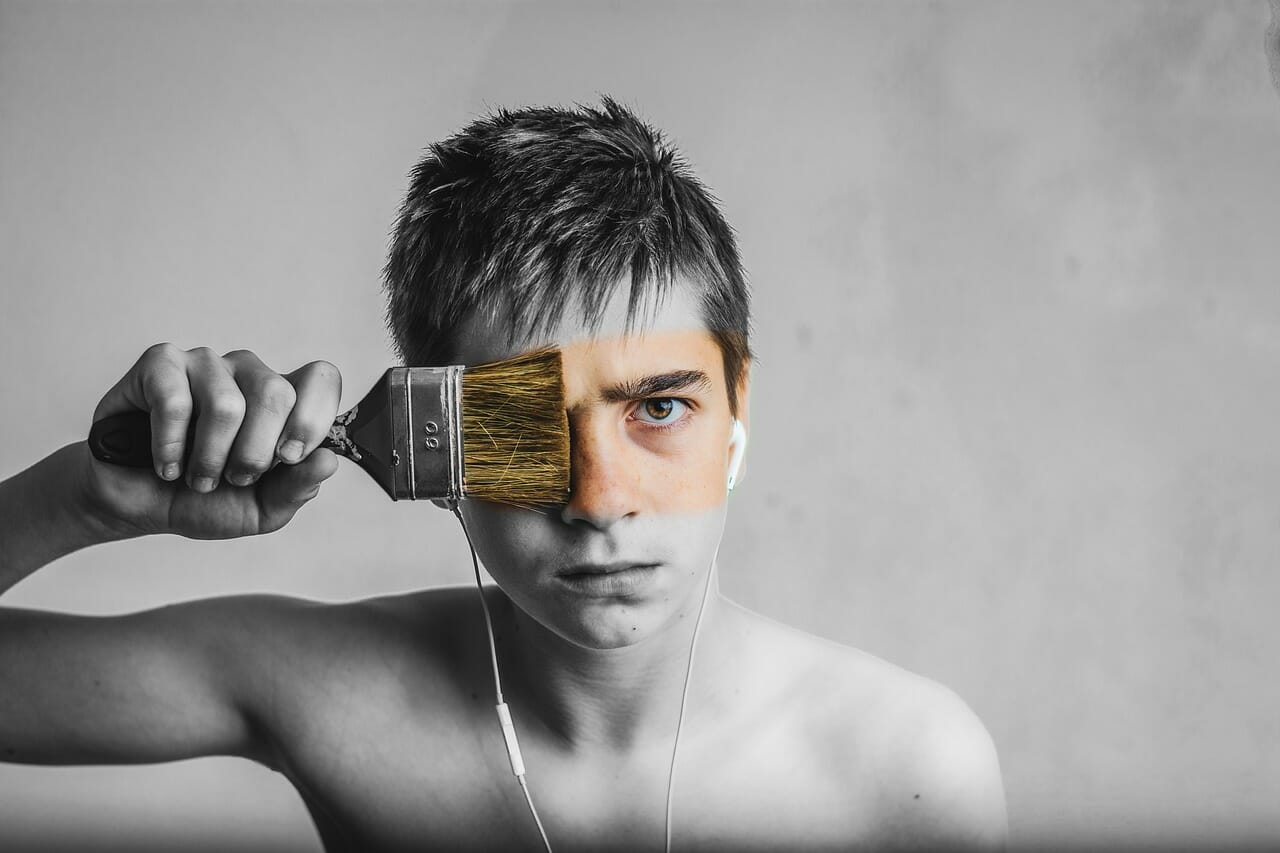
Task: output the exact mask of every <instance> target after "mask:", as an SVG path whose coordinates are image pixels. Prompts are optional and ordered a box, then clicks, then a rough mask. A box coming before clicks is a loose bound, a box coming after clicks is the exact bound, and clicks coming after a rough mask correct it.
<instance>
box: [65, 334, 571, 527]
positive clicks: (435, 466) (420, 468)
mask: <svg viewBox="0 0 1280 853" xmlns="http://www.w3.org/2000/svg"><path fill="white" fill-rule="evenodd" d="M320 446H321V447H327V448H328V449H330V450H332V451H333V452H334V453H337V454H338V455H339V456H344V457H346V458H347V459H350V460H352V461H353V462H355V463H356V464H357V465H359V466H360V467H361V468H363V469H364V470H365V471H366V472H368V474H369V475H370V476H371V477H373V479H374V480H375V481H377V483H378V485H379V486H381V487H382V488H383V490H384V491H386V493H387V494H388V495H390V496H391V498H392V499H393V500H423V499H428V498H433V499H440V500H444V501H448V502H451V503H453V502H456V501H458V500H459V499H460V498H464V497H466V498H481V499H483V500H489V501H496V502H499V503H506V504H512V505H514V506H524V507H536V506H539V505H547V504H558V503H564V502H565V501H566V500H568V494H569V423H568V418H567V416H566V413H565V405H564V380H563V374H562V367H561V359H560V351H559V350H556V349H543V350H537V351H535V352H531V353H528V354H525V355H522V356H518V357H516V358H511V359H507V360H505V361H496V362H493V363H490V364H482V365H478V366H476V367H463V366H461V365H452V366H449V367H393V368H391V369H390V370H388V371H387V372H386V373H384V374H383V375H382V379H381V380H380V381H379V382H378V384H376V385H375V386H374V387H373V390H371V391H370V392H369V393H368V394H366V395H365V397H364V399H363V400H361V401H360V402H359V403H358V404H357V405H356V406H355V407H353V408H352V409H351V410H350V411H347V412H344V413H343V414H341V415H339V416H338V418H337V419H336V420H335V421H334V422H333V426H332V427H331V428H330V429H329V434H328V436H326V437H325V439H324V441H323V442H322V443H321V445H320ZM89 449H90V450H91V451H92V452H93V455H94V456H95V457H97V458H98V459H100V460H102V461H103V462H110V463H113V464H116V465H126V466H129V467H133V468H150V467H152V458H151V421H150V415H149V414H148V413H147V412H126V413H123V414H118V415H112V416H110V417H106V418H103V419H102V420H100V421H97V422H95V423H94V424H93V427H92V429H91V430H90V432H89Z"/></svg>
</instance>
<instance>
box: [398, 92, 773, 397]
mask: <svg viewBox="0 0 1280 853" xmlns="http://www.w3.org/2000/svg"><path fill="white" fill-rule="evenodd" d="M628 274H629V275H630V282H631V291H630V294H629V299H628V303H627V327H628V328H630V327H631V326H632V323H633V321H634V320H635V319H636V317H637V315H638V314H639V313H640V311H641V309H642V307H643V306H646V305H647V306H650V307H652V306H656V305H657V303H658V302H659V301H660V300H661V298H662V297H663V296H664V295H665V293H666V292H667V290H669V288H670V287H671V284H672V281H673V279H674V277H675V276H676V275H681V276H683V277H685V278H687V279H688V280H690V281H692V282H695V283H696V284H697V285H699V286H700V287H701V294H700V296H701V303H702V313H703V321H704V322H705V323H706V326H707V329H708V331H710V332H711V334H712V335H713V336H714V337H715V339H716V342H717V343H718V344H719V346H720V350H721V354H722V355H723V357H724V368H725V379H726V381H727V383H728V392H729V406H730V409H731V410H732V411H733V413H734V414H735V415H736V414H737V406H738V400H737V384H738V381H739V380H740V378H741V377H742V375H743V371H744V370H745V369H746V367H747V362H748V361H749V360H750V359H751V350H750V345H749V331H750V330H749V326H750V293H749V290H748V287H747V284H746V280H745V277H744V275H743V271H742V263H741V260H740V259H739V256H738V247H737V243H736V241H735V239H734V235H733V230H732V229H731V228H730V227H729V224H728V223H727V222H726V221H725V219H724V217H723V215H722V214H721V213H720V210H719V207H718V204H717V202H716V200H715V198H714V197H713V196H712V195H711V193H710V192H709V191H708V190H707V188H706V187H704V186H703V185H702V183H701V182H699V181H698V179H697V178H696V177H694V175H693V173H692V172H691V171H690V169H689V167H688V165H687V164H686V163H685V161H684V160H683V159H682V158H681V157H680V155H679V154H678V153H677V152H676V150H675V149H674V148H673V147H672V146H671V145H670V144H669V143H668V142H667V140H666V139H665V138H664V137H663V135H662V134H661V133H660V132H659V131H657V130H656V129H654V128H652V127H650V126H649V125H647V124H646V123H644V122H643V121H641V120H640V119H639V118H637V117H636V116H635V115H634V114H633V113H632V112H631V111H630V110H628V109H627V108H625V107H623V106H621V105H619V104H618V103H617V102H616V101H614V100H613V99H611V98H609V97H604V98H603V99H602V101H601V106H600V107H599V108H595V107H588V106H578V107H576V108H574V109H563V108H552V107H529V108H524V109H518V110H500V111H498V112H495V113H492V114H490V115H488V116H486V117H484V118H481V119H479V120H477V121H475V122H473V123H472V124H470V125H468V126H467V127H466V128H464V129H463V130H462V131H460V132H459V133H457V134H455V135H453V136H451V137H449V138H448V139H445V140H444V141H442V142H438V143H436V144H434V145H431V146H430V147H429V148H428V149H427V153H426V155H425V156H424V157H423V158H422V160H421V161H420V162H419V163H418V164H417V166H416V167H415V168H414V170H413V172H412V173H411V174H410V180H409V190H408V192H407V194H406V196H405V200H404V204H403V205H402V206H401V208H400V214H399V216H398V218H397V220H396V224H395V228H394V231H393V233H392V239H391V249H390V252H389V255H388V259H387V265H386V268H385V270H384V279H385V289H386V291H387V325H388V326H389V327H390V329H391V333H392V336H393V337H394V339H395V343H396V346H397V348H398V349H399V350H400V355H401V357H402V358H403V359H404V360H405V363H406V364H409V365H431V364H446V363H449V362H450V361H452V360H453V359H455V358H456V348H457V330H458V327H459V326H460V325H461V323H462V322H463V321H465V320H466V319H467V318H468V317H469V316H471V315H473V314H474V313H475V312H477V311H480V310H483V311H486V312H490V313H491V316H496V312H497V311H498V309H499V307H502V308H505V309H506V316H507V317H508V318H509V326H508V329H507V333H508V342H509V343H514V342H515V341H516V339H517V338H518V337H522V338H523V339H525V340H528V339H530V338H532V337H534V336H536V335H538V334H540V333H544V334H545V333H547V332H549V331H550V330H551V329H552V328H554V327H555V325H556V323H557V321H558V320H559V319H560V316H561V315H562V313H563V312H564V310H565V308H566V305H568V304H569V303H570V301H571V300H573V299H574V298H576V299H578V300H580V304H581V306H582V310H583V314H584V317H583V320H584V322H585V323H586V324H587V326H588V328H590V329H592V330H594V329H597V328H598V327H599V323H600V321H601V319H602V316H603V313H604V308H605V306H606V305H607V303H608V301H609V299H610V297H611V296H612V295H613V291H614V290H615V289H616V287H617V285H618V284H619V283H620V282H621V280H622V279H623V278H624V277H626V276H627V275H628Z"/></svg>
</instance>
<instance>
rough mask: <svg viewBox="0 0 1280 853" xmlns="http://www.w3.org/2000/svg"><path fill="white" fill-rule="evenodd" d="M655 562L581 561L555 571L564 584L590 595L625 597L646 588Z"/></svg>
mask: <svg viewBox="0 0 1280 853" xmlns="http://www.w3.org/2000/svg"><path fill="white" fill-rule="evenodd" d="M657 572H658V564H657V563H625V562H624V563H581V564H578V565H574V566H568V567H566V568H564V569H562V570H560V571H558V572H556V576H555V577H556V581H557V582H558V583H560V584H561V585H562V586H563V587H566V588H567V589H569V590H571V591H573V592H575V593H578V594H579V595H585V596H588V597H591V598H627V597H631V596H634V595H637V594H639V593H641V592H643V591H644V590H645V588H646V587H648V586H649V585H650V584H651V583H652V582H653V579H654V577H655V576H656V575H657Z"/></svg>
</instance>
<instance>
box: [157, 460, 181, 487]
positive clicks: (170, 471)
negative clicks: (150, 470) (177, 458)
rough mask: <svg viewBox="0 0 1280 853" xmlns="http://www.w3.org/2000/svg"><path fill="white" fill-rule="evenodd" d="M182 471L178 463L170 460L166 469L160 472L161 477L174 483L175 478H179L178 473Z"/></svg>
mask: <svg viewBox="0 0 1280 853" xmlns="http://www.w3.org/2000/svg"><path fill="white" fill-rule="evenodd" d="M180 473H182V472H181V469H180V468H179V467H178V463H177V462H170V463H169V464H168V465H166V466H164V470H163V471H161V472H160V477H161V478H162V479H165V480H168V481H169V482H171V483H172V482H173V481H174V480H176V479H178V474H180Z"/></svg>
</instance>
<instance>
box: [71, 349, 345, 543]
mask: <svg viewBox="0 0 1280 853" xmlns="http://www.w3.org/2000/svg"><path fill="white" fill-rule="evenodd" d="M341 395H342V376H341V375H340V374H339V372H338V369H337V368H336V367H334V366H333V365H332V364H329V363H328V362H324V361H313V362H311V363H310V364H307V365H305V366H303V367H300V368H298V369H297V370H295V371H294V372H293V373H288V374H284V375H281V374H278V373H276V372H275V371H273V370H271V369H270V368H269V367H267V366H266V365H265V364H263V363H262V360H261V359H259V358H258V357H257V356H256V355H254V354H253V353H251V352H249V351H247V350H237V351H235V352H230V353H227V354H226V355H225V356H221V357H220V356H218V355H217V354H216V353H215V352H213V350H210V349H208V348H205V347H201V348H198V349H193V350H186V351H184V350H181V349H179V348H178V347H176V346H174V345H172V344H157V345H155V346H153V347H151V348H150V349H148V350H147V351H146V352H145V353H143V354H142V357H141V358H139V359H138V362H137V364H135V365H134V366H133V367H132V368H130V370H129V372H128V373H126V374H125V375H124V377H123V378H122V379H121V380H120V381H119V382H117V383H116V384H115V386H114V387H113V388H112V389H111V390H110V391H108V392H107V393H106V396H104V397H103V398H102V402H100V403H99V404H98V408H97V409H96V410H95V412H94V415H93V418H94V420H95V421H97V420H99V419H101V418H104V417H108V416H110V415H114V414H118V413H121V412H128V411H134V410H140V411H145V412H150V414H151V442H152V445H151V454H152V458H153V459H154V460H155V471H154V472H152V471H146V470H139V469H135V468H124V467H120V466H115V465H108V464H106V463H103V462H99V461H98V460H96V459H93V458H92V456H91V455H90V454H89V453H88V450H87V448H86V450H85V454H84V455H85V457H86V458H87V460H88V462H87V463H86V464H88V466H89V468H88V473H87V476H86V478H85V489H86V492H87V500H88V503H89V505H90V507H91V508H92V509H93V511H94V512H95V513H96V514H97V515H98V516H99V520H100V521H101V522H102V523H103V524H104V525H105V526H106V527H107V528H108V529H109V530H112V531H114V532H115V533H116V534H117V535H120V536H136V535H139V534H144V533H178V534H180V535H182V536H187V537H190V538H194V539H227V538H233V537H237V536H250V535H253V534H257V533H269V532H271V531H273V530H278V529H279V528H281V527H283V526H284V525H285V523H287V522H288V521H289V519H291V518H292V517H293V515H294V513H295V512H297V511H298V509H299V508H300V507H301V506H302V505H303V504H305V503H306V502H307V501H309V500H310V499H311V498H313V497H315V496H316V494H317V493H318V491H319V488H320V484H321V483H322V482H323V481H324V480H326V479H328V478H329V477H330V476H331V475H332V474H333V473H334V471H336V470H337V467H338V460H337V457H336V456H334V455H333V454H332V453H330V452H329V451H328V450H317V448H318V447H319V445H320V442H321V440H323V439H324V437H325V435H327V434H328V431H329V427H330V425H331V424H332V423H333V419H334V416H335V414H336V413H337V409H338V402H339V399H340V397H341ZM278 463H283V464H278Z"/></svg>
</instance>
